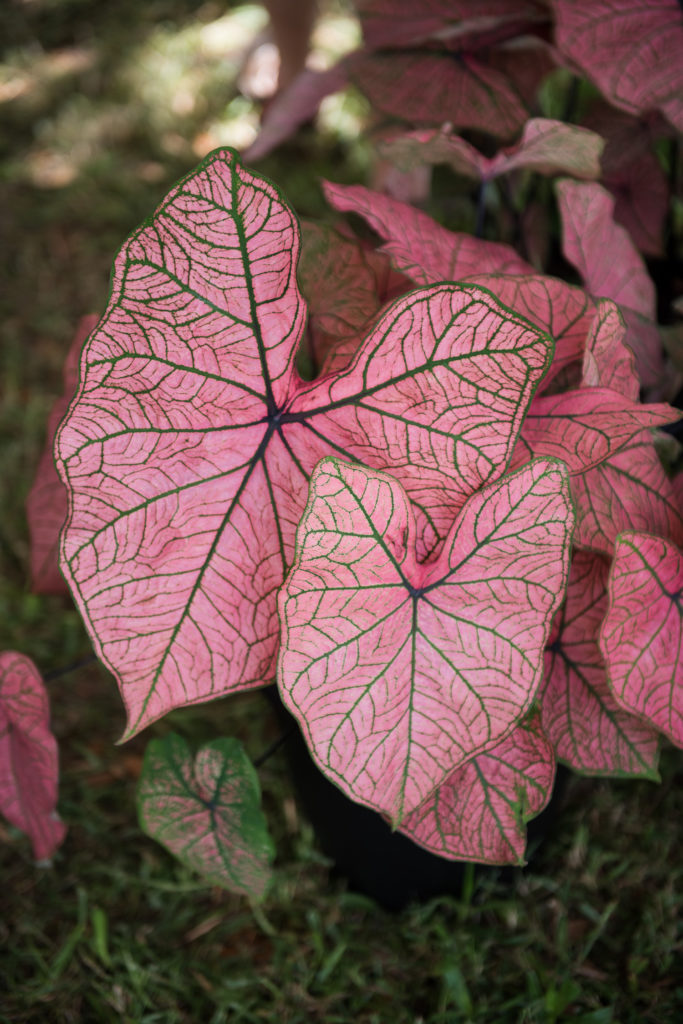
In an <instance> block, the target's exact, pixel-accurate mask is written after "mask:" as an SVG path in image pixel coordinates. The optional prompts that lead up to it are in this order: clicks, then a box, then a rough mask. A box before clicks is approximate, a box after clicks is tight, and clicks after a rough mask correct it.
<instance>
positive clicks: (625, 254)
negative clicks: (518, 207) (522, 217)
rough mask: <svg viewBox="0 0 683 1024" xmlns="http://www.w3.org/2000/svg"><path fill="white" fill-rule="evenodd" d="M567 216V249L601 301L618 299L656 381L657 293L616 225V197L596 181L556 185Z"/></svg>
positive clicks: (646, 380)
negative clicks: (655, 319)
mask: <svg viewBox="0 0 683 1024" xmlns="http://www.w3.org/2000/svg"><path fill="white" fill-rule="evenodd" d="M556 189H557V196H558V201H559V207H560V214H561V217H562V251H563V253H564V255H565V257H566V259H567V260H569V262H570V263H571V264H572V265H573V266H574V267H576V269H577V270H578V271H579V273H580V274H581V276H582V278H583V280H584V282H585V284H586V287H587V288H588V290H589V292H591V293H592V294H593V295H594V296H596V297H602V298H606V299H613V300H614V301H615V302H616V303H617V304H618V305H619V306H620V307H621V311H622V313H623V315H624V319H625V321H626V326H627V329H628V330H627V335H626V343H627V344H628V345H629V347H630V348H631V349H632V350H633V353H634V355H635V358H636V366H637V367H638V373H639V375H640V378H641V381H642V383H643V384H644V385H649V384H652V383H656V382H657V379H658V376H659V373H660V370H661V351H660V349H661V345H660V342H659V336H658V334H657V330H656V327H655V325H654V318H655V312H656V310H655V289H654V284H653V283H652V280H651V279H650V277H649V275H648V273H647V269H646V267H645V264H644V262H643V259H642V256H641V255H640V254H639V253H638V251H637V250H636V248H635V246H634V244H633V242H632V241H631V239H630V238H629V236H628V234H627V232H626V231H625V230H624V228H622V227H621V226H620V225H619V224H616V223H615V221H614V199H613V198H612V196H611V195H610V194H609V192H607V191H606V190H605V189H604V188H603V187H602V186H601V185H598V184H595V183H594V182H575V181H569V180H568V179H565V180H562V181H559V182H557V184H556Z"/></svg>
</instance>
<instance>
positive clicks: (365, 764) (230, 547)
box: [55, 150, 681, 898]
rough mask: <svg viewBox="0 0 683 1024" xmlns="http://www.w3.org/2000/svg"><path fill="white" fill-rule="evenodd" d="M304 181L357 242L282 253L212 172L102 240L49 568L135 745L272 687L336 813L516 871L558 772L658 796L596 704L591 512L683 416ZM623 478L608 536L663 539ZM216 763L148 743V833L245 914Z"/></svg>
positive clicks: (349, 197) (540, 278) (242, 815)
mask: <svg viewBox="0 0 683 1024" xmlns="http://www.w3.org/2000/svg"><path fill="white" fill-rule="evenodd" d="M326 191H327V195H328V198H329V199H330V201H331V203H332V205H333V206H334V207H336V208H337V209H338V210H340V211H343V210H352V211H354V212H356V213H360V214H361V215H362V216H363V217H365V218H367V219H368V220H369V222H370V223H371V225H372V227H373V228H374V229H375V231H377V232H378V234H379V235H380V243H381V245H380V247H379V248H378V249H374V250H373V249H372V248H368V245H367V243H364V242H360V241H359V240H356V239H355V238H354V237H353V235H352V233H349V231H348V229H345V228H343V227H342V228H341V229H340V230H342V232H343V235H342V236H340V235H338V234H335V233H334V232H333V231H331V230H330V229H329V228H318V227H316V226H315V225H311V226H305V228H304V255H303V257H302V258H301V261H300V262H299V249H300V231H299V227H298V224H297V221H296V218H295V217H294V215H293V213H292V211H291V210H290V208H289V206H288V205H287V203H286V201H285V200H284V199H283V198H282V196H281V195H280V194H279V193H278V191H277V189H276V188H275V187H274V186H273V185H272V184H271V183H270V182H267V181H265V180H264V179H262V178H260V177H258V176H256V175H254V174H253V173H252V172H251V171H249V170H247V169H246V168H245V167H243V166H242V165H241V163H240V162H239V160H238V159H237V157H236V156H235V154H234V153H232V152H230V151H227V150H223V151H217V152H216V153H215V154H212V155H211V156H210V157H209V158H207V160H205V161H204V163H203V164H202V165H200V167H199V168H198V169H197V170H196V171H194V172H193V173H191V174H190V175H189V176H188V177H187V178H186V179H184V181H182V182H181V183H180V184H179V185H178V186H177V187H176V188H175V189H174V190H173V191H172V192H171V193H170V194H169V196H168V197H167V198H166V199H165V200H164V202H163V203H162V204H161V206H160V207H159V209H158V210H157V211H156V213H155V214H154V216H153V217H152V218H151V219H150V220H149V221H147V222H146V223H145V224H144V225H143V226H142V227H141V228H140V229H138V231H136V232H135V234H134V235H133V236H132V237H131V239H130V240H129V241H128V242H127V244H126V245H125V246H124V248H123V249H122V251H121V253H120V255H119V257H118V259H117V262H116V265H115V272H114V279H113V287H112V292H111V297H110V301H109V305H108V307H107V310H106V312H105V314H104V316H103V318H102V319H101V320H100V322H99V324H98V325H97V326H96V327H95V329H94V330H93V331H92V332H91V334H90V336H89V338H88V340H87V342H86V344H85V346H84V348H83V351H82V354H81V359H80V382H79V385H78V389H77V392H76V395H75V397H74V399H73V401H72V403H71V405H70V408H69V411H68V414H67V416H66V418H65V419H64V421H63V423H62V425H61V428H60V430H59V433H58V436H57V441H56V449H55V451H56V456H57V466H58V468H59V472H60V474H61V477H62V480H63V482H64V484H65V485H66V489H67V491H68V494H69V511H68V517H67V522H66V525H65V528H64V531H63V534H62V541H61V552H62V570H63V572H64V575H65V578H66V579H67V581H68V583H69V585H70V587H71V590H72V593H73V595H74V598H75V600H76V602H77V604H78V607H79V609H80V610H81V613H82V615H83V617H84V620H85V622H86V624H87V626H88V628H89V630H90V632H91V636H92V639H93V643H94V646H95V648H96V650H97V652H98V654H99V656H100V657H101V658H102V660H103V661H104V662H105V664H107V665H108V666H109V667H110V668H111V669H112V671H113V672H114V673H115V675H116V677H117V679H118V682H119V686H120V689H121V693H122V696H123V699H124V702H125V704H126V707H127V710H128V729H127V732H126V735H127V736H129V735H132V734H133V733H135V732H137V731H139V730H140V729H141V728H143V727H145V726H146V725H148V724H149V723H150V722H152V721H153V720H154V719H156V718H159V717H161V716H162V715H164V714H165V713H166V712H167V711H169V710H171V709H172V708H175V707H179V706H183V705H186V704H191V703H197V702H201V701H206V700H211V699H215V698H216V697H218V696H222V695H226V694H229V693H231V692H236V691H239V690H245V689H250V688H254V687H259V686H264V685H266V684H269V683H270V682H272V681H273V679H274V678H276V677H277V680H278V683H279V687H280V692H281V695H282V698H283V700H284V702H285V704H286V705H287V706H288V707H289V709H290V710H291V711H292V712H293V713H294V714H295V716H296V718H297V719H298V721H299V723H300V726H301V729H302V732H303V734H304V736H305V738H306V740H307V742H308V743H309V746H310V749H311V752H312V754H313V756H314V757H315V759H316V761H317V762H318V764H319V766H320V768H321V769H322V770H323V771H324V772H325V773H326V774H328V775H329V776H330V777H331V778H332V779H333V780H334V782H335V783H336V784H337V785H338V786H339V787H340V788H342V789H343V790H344V791H345V792H346V793H347V794H349V795H350V796H351V797H352V798H353V799H354V800H357V801H358V802H361V803H364V804H366V805H368V806H370V807H373V808H375V809H376V810H377V811H379V812H380V813H381V814H383V815H384V816H386V818H387V819H388V820H390V821H391V822H392V823H393V825H394V827H396V828H399V829H400V830H401V831H403V832H404V833H405V834H406V835H409V836H410V837H411V838H412V839H414V840H415V841H416V842H417V843H420V844H421V845H423V846H425V847H426V848H427V849H430V850H432V851H434V852H437V853H439V854H440V855H441V856H445V857H450V858H456V859H474V860H480V861H484V862H492V863H500V862H506V861H510V860H512V861H518V860H519V859H520V858H521V857H522V856H523V850H524V823H525V821H526V820H528V818H529V817H531V816H533V815H535V814H537V813H538V812H539V811H540V810H541V809H542V808H543V806H544V805H545V803H546V801H547V799H548V797H549V794H550V792H551V789H552V782H553V778H554V770H555V763H556V759H557V758H558V757H559V758H560V759H561V760H563V761H565V762H566V763H568V764H570V765H571V766H572V767H574V768H575V769H577V770H579V771H584V772H590V773H592V774H603V775H604V774H606V775H645V776H646V777H650V778H656V776H657V757H658V748H659V736H660V734H661V732H662V731H664V732H665V733H666V734H667V735H672V730H670V729H669V727H668V726H666V727H665V726H664V725H663V723H662V721H661V716H660V718H659V719H658V718H657V716H656V715H654V716H653V714H652V713H651V712H650V711H649V710H647V712H646V710H644V708H643V701H645V702H646V701H647V698H646V697H641V698H639V699H640V701H641V703H640V704H639V703H638V700H636V699H635V698H633V699H632V700H631V703H630V704H629V706H628V707H627V706H625V703H624V696H623V694H624V692H627V691H629V687H630V691H633V690H634V688H635V687H634V684H633V683H630V684H626V683H624V684H622V683H620V682H616V681H615V680H616V676H615V673H614V670H613V669H612V668H611V667H610V664H609V662H610V658H612V655H611V654H610V656H609V657H608V656H607V654H606V650H607V649H606V647H605V644H606V643H607V641H606V639H605V638H606V637H607V636H608V635H609V636H611V635H613V633H614V629H612V632H609V622H610V618H609V615H608V612H607V609H608V607H612V606H611V605H608V600H609V599H608V582H607V578H608V575H609V566H610V558H611V557H612V556H613V555H614V550H615V542H616V544H617V546H618V545H619V543H620V542H621V541H620V539H619V538H618V537H617V534H616V533H615V532H614V528H612V529H610V528H609V527H608V525H607V523H606V521H607V519H608V518H609V511H603V510H602V509H601V508H599V507H598V506H596V505H594V504H593V505H591V504H590V502H589V499H588V498H587V497H586V495H587V493H588V494H589V495H590V491H591V488H590V487H589V486H588V484H587V481H590V480H591V478H592V475H594V474H602V475H601V476H600V480H601V481H602V480H607V479H609V480H610V481H611V482H614V481H617V480H619V476H618V474H619V471H620V467H621V466H622V465H627V464H629V461H628V460H629V459H631V460H633V458H634V454H633V453H634V452H635V451H636V450H639V449H642V450H646V451H651V453H652V457H653V458H656V455H655V450H654V447H652V441H651V439H650V436H649V433H648V432H649V430H650V429H652V428H653V427H656V426H659V425H661V424H664V423H667V422H670V421H671V420H672V419H674V418H675V417H676V415H677V413H676V412H675V410H672V409H671V408H670V407H669V406H666V405H663V404H657V405H641V404H640V403H639V401H638V382H637V377H636V375H635V369H634V365H633V360H632V357H631V355H630V353H629V350H628V348H626V347H625V341H628V335H625V328H624V325H623V321H622V319H621V316H620V313H619V309H618V307H617V306H616V304H615V303H614V302H613V301H612V300H611V299H599V298H593V297H592V296H590V295H588V294H587V293H586V292H584V291H583V290H582V289H580V288H577V287H575V286H571V285H568V284H566V283H565V282H562V281H560V280H558V279H555V278H552V277H548V276H545V275H541V274H534V273H531V272H530V271H531V268H529V266H528V264H526V263H525V262H524V261H523V260H522V259H520V257H519V256H518V255H517V254H516V253H515V252H514V250H513V249H511V248H510V247H508V246H505V245H496V244H495V243H491V242H485V241H483V240H480V239H475V238H471V237H469V236H466V235H458V234H457V233H455V234H454V233H451V232H449V231H446V230H445V229H444V228H441V227H439V226H438V225H437V224H435V222H433V221H432V220H431V219H430V218H429V217H428V216H427V215H426V214H423V213H419V212H418V211H415V210H412V209H411V208H410V207H407V206H405V205H404V204H401V203H399V202H397V201H396V200H391V199H389V198H387V197H382V196H379V195H376V194H375V193H372V192H371V191H369V190H367V189H362V188H360V187H347V188H344V189H342V188H340V187H339V186H331V185H330V186H327V190H326ZM335 255H337V257H338V259H339V260H340V261H341V265H340V272H341V274H342V276H341V278H340V281H343V282H344V286H343V290H341V291H340V289H339V287H337V288H330V287H329V284H328V281H327V278H328V277H329V273H330V271H329V268H331V267H332V266H334V259H335ZM456 282H458V283H456ZM307 298H308V305H309V309H310V322H309V325H308V327H307V326H306V305H307V302H306V299H307ZM297 363H298V364H300V365H302V367H304V369H305V370H306V372H307V375H308V376H311V377H313V379H311V380H305V379H303V378H302V377H300V376H299V374H298V372H297V369H296V366H297ZM648 446H649V447H648ZM619 460H621V461H619ZM660 470H661V467H660ZM661 472H662V473H663V470H661ZM648 486H650V487H651V486H652V485H651V484H648V480H647V479H643V481H640V482H639V481H636V482H635V483H634V481H633V480H631V479H629V480H628V482H627V481H626V474H625V475H624V480H623V482H622V483H621V484H619V483H617V484H615V490H616V493H617V494H619V495H620V500H621V502H622V505H623V507H624V508H626V509H628V516H627V518H626V519H625V521H624V525H625V526H626V527H627V528H629V527H630V528H633V527H634V526H635V527H636V528H638V529H646V530H649V531H650V533H651V534H657V533H659V534H660V535H661V536H662V537H663V538H664V539H663V540H662V542H661V544H662V545H666V543H668V539H669V538H670V540H671V541H673V542H676V541H677V540H678V539H679V536H680V529H681V516H680V511H679V510H677V508H676V502H675V500H674V499H671V500H670V501H669V505H668V506H667V508H668V512H667V514H663V512H662V508H661V502H662V500H663V501H664V502H665V503H666V501H667V500H668V499H666V497H665V496H664V497H663V498H661V499H660V502H659V504H653V503H652V502H650V503H648V501H647V500H645V499H644V498H643V496H644V495H647V494H648ZM638 487H640V490H638ZM575 517H576V519H577V522H578V523H580V531H579V532H577V535H576V537H578V542H577V543H578V546H577V548H576V549H575V550H574V554H573V555H572V548H571V538H572V531H573V524H574V519H575ZM617 529H618V528H617ZM576 537H575V541H576ZM667 550H668V549H667ZM615 565H616V563H615ZM665 571H666V570H665V569H662V570H661V573H660V575H662V578H663V576H664V574H665ZM567 580H569V589H568V591H567V597H566V604H565V603H563V601H564V598H565V589H566V585H567ZM610 585H614V584H610ZM619 586H622V585H621V584H620V585H619ZM620 593H621V591H620ZM667 593H673V591H672V590H671V588H670V587H669V589H668V590H667ZM278 595H279V596H278ZM613 600H616V598H615V599H613ZM278 601H279V615H278ZM653 607H654V608H656V609H659V607H660V606H659V605H658V604H657V603H656V602H655V603H654V605H653ZM672 608H673V610H674V612H675V611H676V609H677V608H678V604H677V603H676V600H674V599H671V600H670V601H669V603H668V604H667V606H666V615H669V614H670V613H671V614H673V613H672V612H671V609H672ZM659 614H660V612H659V610H657V611H655V612H654V613H653V621H655V622H656V621H657V616H659ZM615 628H616V627H615ZM655 628H656V627H655ZM601 630H602V632H601ZM639 635H640V634H639ZM613 646H614V645H613ZM611 650H612V648H610V651H611ZM633 658H634V659H636V660H637V654H636V653H634V654H633ZM603 659H604V660H603ZM671 685H673V684H671ZM630 691H629V692H630ZM627 699H628V698H627ZM648 714H649V718H648ZM674 738H675V737H674ZM231 743H232V741H228V740H225V741H220V742H219V744H218V745H217V746H216V745H214V747H215V749H214V747H211V748H210V749H209V748H204V749H203V750H202V751H200V752H199V753H198V754H197V759H196V761H193V756H192V754H191V752H190V751H189V750H188V749H186V748H185V746H182V749H181V741H180V740H179V739H168V740H166V741H164V742H163V743H161V741H153V744H152V745H151V747H150V751H149V754H148V759H147V761H146V767H145V771H144V773H143V781H142V784H141V790H140V797H139V799H140V814H141V821H142V822H143V826H144V827H145V828H146V829H147V830H148V831H149V832H150V834H153V835H155V836H157V837H158V838H160V839H161V841H162V842H164V843H165V844H166V845H168V846H169V848H170V849H173V850H174V851H175V852H177V853H178V855H179V856H181V857H183V858H184V859H186V860H187V861H188V863H191V864H193V866H195V867H197V868H198V869H199V870H202V871H204V872H205V873H206V874H207V877H208V876H210V877H211V878H212V880H214V881H216V882H218V883H219V884H223V885H227V886H228V887H231V888H234V889H236V890H237V891H241V892H246V893H247V894H249V895H250V896H251V897H252V898H256V897H258V896H259V895H260V894H261V893H262V892H263V889H264V886H265V882H266V879H267V876H268V861H269V859H270V856H271V850H270V846H269V841H268V840H267V837H266V833H265V832H264V830H263V821H262V818H261V817H260V812H259V811H258V807H257V801H258V787H255V785H254V775H253V769H251V767H250V766H249V764H248V761H245V760H244V755H243V753H238V752H237V751H236V750H235V749H233V746H232V745H231ZM235 793H241V794H242V796H240V797H239V801H241V802H240V803H238V804H237V805H235V803H234V799H235V798H234V794H235ZM235 807H243V810H240V811H239V813H236V812H235ZM246 822H251V825H249V827H247V824H246Z"/></svg>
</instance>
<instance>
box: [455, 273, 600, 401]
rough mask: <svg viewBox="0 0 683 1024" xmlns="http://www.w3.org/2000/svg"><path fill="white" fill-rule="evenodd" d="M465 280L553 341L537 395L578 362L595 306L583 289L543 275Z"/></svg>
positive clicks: (480, 277)
mask: <svg viewBox="0 0 683 1024" xmlns="http://www.w3.org/2000/svg"><path fill="white" fill-rule="evenodd" d="M467 280H468V281H469V282H471V283H472V284H479V285H481V286H482V287H483V288H488V290H489V291H491V292H493V294H494V295H495V296H496V298H497V299H498V300H499V301H500V302H502V303H503V305H504V306H509V308H510V309H514V311H515V313H519V314H521V315H522V316H525V317H527V318H528V319H529V320H531V322H532V324H536V326H537V327H540V329H541V330H542V331H547V332H548V334H549V335H550V336H551V337H552V338H553V340H554V342H555V353H554V355H553V361H552V363H551V364H550V368H549V370H548V373H547V374H546V375H545V377H544V378H543V381H542V382H541V385H540V387H539V393H541V394H542V393H543V392H544V391H545V390H546V389H547V388H548V385H549V384H550V383H551V382H552V381H553V380H555V378H556V377H557V376H558V374H560V373H562V372H563V371H564V370H566V369H567V367H569V366H571V365H572V364H574V363H580V362H581V360H582V358H583V355H584V350H585V346H586V340H587V338H588V336H589V333H590V331H591V328H592V326H593V322H594V317H595V304H594V303H593V301H592V300H591V299H590V298H589V296H588V295H586V293H585V291H584V290H583V289H582V288H575V287H574V286H573V285H570V284H567V283H566V282H565V281H561V280H560V279H559V278H557V277H548V276H546V275H545V274H527V275H525V276H521V277H520V276H518V275H516V274H474V275H472V276H471V277H468V279H467Z"/></svg>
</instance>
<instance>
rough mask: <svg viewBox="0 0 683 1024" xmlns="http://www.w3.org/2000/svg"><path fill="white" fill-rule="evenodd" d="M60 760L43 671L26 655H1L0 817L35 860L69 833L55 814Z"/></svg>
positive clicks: (47, 856)
mask: <svg viewBox="0 0 683 1024" xmlns="http://www.w3.org/2000/svg"><path fill="white" fill-rule="evenodd" d="M58 775H59V758H58V752H57V741H56V740H55V738H54V736H53V734H52V732H51V731H50V711H49V704H48V696H47V691H46V689H45V684H44V683H43V680H42V678H41V676H40V672H39V671H38V669H37V668H36V666H35V665H34V664H33V662H32V661H31V660H30V658H26V657H25V656H24V655H23V654H17V653H15V652H14V651H3V653H2V654H0V813H2V814H3V815H4V817H5V818H7V820H8V821H9V822H10V823H11V824H12V825H14V826H15V827H16V828H19V829H21V831H22V832H25V833H26V834H27V835H28V836H29V838H30V840H31V843H32V844H33V854H34V856H35V858H36V860H39V861H44V860H49V859H50V858H51V857H52V854H53V853H54V852H55V850H56V849H57V847H58V846H59V845H60V843H61V842H62V841H63V839H64V836H65V835H66V826H65V825H64V824H63V822H62V821H61V820H60V818H59V815H58V814H57V811H56V806H57V779H58Z"/></svg>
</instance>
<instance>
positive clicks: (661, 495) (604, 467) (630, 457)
mask: <svg viewBox="0 0 683 1024" xmlns="http://www.w3.org/2000/svg"><path fill="white" fill-rule="evenodd" d="M572 495H573V497H574V504H575V509H576V527H575V530H574V543H575V544H576V545H577V546H578V547H581V548H590V549H591V550H593V551H601V552H603V553H604V554H606V555H611V554H612V553H613V551H614V544H615V542H616V539H617V535H618V534H620V533H622V532H623V531H625V530H638V531H640V532H647V533H654V534H657V535H658V536H661V537H667V538H668V539H669V540H672V541H673V542H674V543H675V544H678V546H679V547H683V514H682V507H681V502H680V500H678V499H677V497H676V494H675V492H674V487H673V484H672V481H671V480H669V478H668V477H667V475H666V473H665V471H664V468H663V466H662V463H661V461H660V458H659V456H658V455H657V452H656V450H655V446H654V444H653V440H652V436H651V434H650V432H649V431H647V430H645V431H642V433H640V434H638V435H636V437H635V438H634V439H633V440H632V441H631V442H630V443H629V444H627V445H626V447H625V448H622V449H621V450H620V451H618V452H616V454H614V455H611V456H610V457H609V458H607V459H606V460H605V461H604V462H602V463H601V464H600V465H599V466H597V467H596V468H595V469H591V470H589V471H588V472H587V473H583V474H579V475H577V476H574V477H572Z"/></svg>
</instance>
